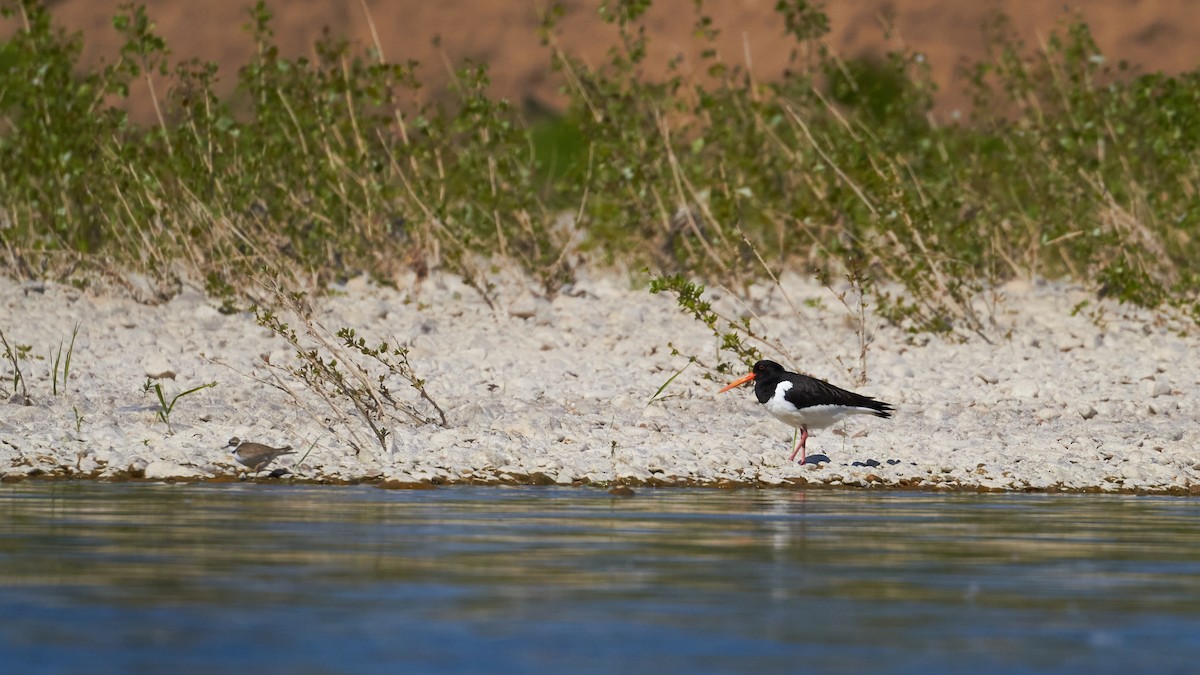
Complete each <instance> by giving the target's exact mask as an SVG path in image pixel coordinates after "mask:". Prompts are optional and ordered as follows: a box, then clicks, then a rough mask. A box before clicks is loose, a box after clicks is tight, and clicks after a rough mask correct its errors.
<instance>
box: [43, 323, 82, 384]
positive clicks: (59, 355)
mask: <svg viewBox="0 0 1200 675" xmlns="http://www.w3.org/2000/svg"><path fill="white" fill-rule="evenodd" d="M78 335H79V322H78V321H77V322H75V328H74V329H72V330H71V344H69V345H67V353H66V355H65V357H64V355H63V343H62V340H59V342H58V351H57V352H55V353H54V358H53V359H52V369H51V371H50V383H51V391H52V392H53V393H54V395H55V396H58V388H59V378H58V374H59V369H60V367H61V370H62V390H63V392H64V393H65V392H66V391H67V379H68V378H70V377H71V355H72V354H73V353H74V352H75V338H76V337H77V336H78Z"/></svg>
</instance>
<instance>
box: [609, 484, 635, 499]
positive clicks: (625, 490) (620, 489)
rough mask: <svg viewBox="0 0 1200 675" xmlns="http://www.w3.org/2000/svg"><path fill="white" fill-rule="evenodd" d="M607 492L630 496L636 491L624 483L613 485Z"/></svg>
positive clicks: (614, 494)
mask: <svg viewBox="0 0 1200 675" xmlns="http://www.w3.org/2000/svg"><path fill="white" fill-rule="evenodd" d="M608 494H610V495H612V496H614V497H632V496H633V495H634V494H636V493H635V492H634V491H633V488H631V487H628V486H626V485H615V486H613V487H612V488H610V489H609V491H608Z"/></svg>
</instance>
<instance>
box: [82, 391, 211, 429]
mask: <svg viewBox="0 0 1200 675" xmlns="http://www.w3.org/2000/svg"><path fill="white" fill-rule="evenodd" d="M215 386H217V383H216V382H209V383H207V384H202V385H200V386H198V387H192V388H191V389H188V390H187V391H181V392H179V393H178V394H175V395H174V396H172V397H171V400H170V402H168V401H167V397H166V395H165V394H163V389H162V384H160V383H158V382H154V381H153V380H151V379H149V378H147V379H146V382H145V384H143V385H142V393H143V394H149V393H150V392H152V391H153V392H154V394H155V396H156V397H157V398H158V410H156V411H155V412H156V413H157V414H158V419H159V421H161V422H162V423H163V424H165V425H167V432H168V433H172V434H173V433H175V430H174V429H172V428H171V413H172V412H174V411H175V404H176V403H178V402H179V399H181V398H183V397H184V396H189V395H191V394H194V393H196V392H198V391H200V390H201V389H208V388H210V387H215ZM75 414H76V416H77V417H78V415H79V413H78V412H76V413H75ZM81 423H82V418H80V419H79V421H77V422H76V428H78V426H79V424H81Z"/></svg>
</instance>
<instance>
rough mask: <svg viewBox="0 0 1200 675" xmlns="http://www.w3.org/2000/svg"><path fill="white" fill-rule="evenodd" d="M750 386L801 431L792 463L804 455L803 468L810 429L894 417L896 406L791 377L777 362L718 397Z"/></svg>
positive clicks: (772, 410)
mask: <svg viewBox="0 0 1200 675" xmlns="http://www.w3.org/2000/svg"><path fill="white" fill-rule="evenodd" d="M747 382H754V395H755V396H756V397H757V398H758V402H759V403H761V404H763V405H764V406H766V408H767V412H769V413H771V414H772V415H774V416H775V419H777V420H779V421H780V422H783V423H784V424H788V425H791V426H793V427H796V428H797V429H799V430H800V440H799V441H797V443H796V447H794V448H792V455H791V457H788V461H789V462H790V461H792V460H794V459H796V453H803V454H801V455H800V463H801V464H803V463H804V461H805V459H807V457H808V453H807V451H806V450H805V447H804V445H805V443H806V442H807V441H808V430H809V429H822V428H824V427H828V426H830V425H833V424H835V423H836V422H838V421H839V420H841V419H842V418H843V417H846V416H847V415H875V416H876V417H891V416H892V410H893V409H894V408H893V406H892V404H890V403H884V402H883V401H876V400H875V399H873V398H871V397H869V396H863V395H862V394H855V393H854V392H852V391H846V390H845V389H842V388H840V387H835V386H833V385H832V384H829V383H828V382H826V381H824V380H818V379H817V378H815V377H809V376H807V375H801V374H800V373H790V372H788V371H786V370H784V369H783V366H781V365H779V364H778V363H775V362H774V361H765V360H764V361H759V362H758V363H756V364H754V368H753V369H751V371H750V374H749V375H747V376H745V377H743V378H741V379H739V380H737V381H735V382H730V383H729V384H728V385H727V386H726V387H725V388H724V389H722V390H721V391H720V392H718V393H724V392H727V391H729V390H730V389H733V388H734V387H739V386H741V385H743V384H746V383H747Z"/></svg>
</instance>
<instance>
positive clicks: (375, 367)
mask: <svg viewBox="0 0 1200 675" xmlns="http://www.w3.org/2000/svg"><path fill="white" fill-rule="evenodd" d="M276 283H278V281H277V280H276ZM275 294H276V296H277V297H279V298H280V299H281V302H280V306H279V311H281V312H286V313H287V314H289V315H291V316H293V317H295V319H296V322H297V323H298V324H299V325H300V327H301V330H300V332H299V333H297V331H296V329H294V328H292V327H291V325H290V324H288V323H285V322H284V320H283V319H282V318H281V317H280V316H279V315H278V314H276V312H275V311H273V310H271V309H267V308H263V307H255V308H254V317H255V320H256V321H257V322H258V325H260V326H262V327H264V328H266V329H268V330H270V331H271V332H272V333H274V334H275V335H277V336H279V337H281V338H283V340H284V341H286V342H287V343H288V344H289V345H291V347H292V349H294V350H295V355H296V361H295V363H294V364H269V365H270V366H271V367H272V368H273V369H274V370H276V371H278V372H282V373H286V374H287V375H289V376H291V377H292V378H294V379H295V380H298V381H300V382H302V383H304V386H305V387H306V388H307V389H308V390H310V391H312V392H315V393H316V394H317V395H318V396H319V397H320V398H321V400H322V401H324V402H325V404H326V405H327V406H328V408H329V412H331V413H333V415H334V417H335V418H336V419H338V420H340V421H341V422H342V424H341V425H339V426H338V429H340V430H343V431H344V432H345V434H346V435H345V436H343V438H344V440H346V442H347V443H349V444H350V446H351V447H353V448H354V449H355V452H356V453H358V452H361V451H362V450H363V449H364V445H365V443H364V441H363V440H362V439H361V438H360V437H359V434H358V433H357V432H356V431H355V429H356V427H357V425H355V424H353V423H352V421H353V419H354V417H353V416H352V415H350V414H349V411H347V410H346V409H345V407H346V403H349V405H350V407H351V408H352V409H353V411H354V412H355V413H356V414H357V419H358V420H360V421H361V422H362V423H363V424H365V425H366V426H367V428H368V429H369V430H370V432H371V435H372V436H373V437H374V440H375V442H376V443H378V444H379V447H380V449H381V450H382V451H383V452H385V453H386V452H387V451H388V441H387V439H388V436H389V435H390V434H391V425H394V424H401V423H405V422H409V423H415V424H440V425H441V426H446V413H445V412H443V411H442V408H441V406H439V405H438V404H437V402H436V401H434V400H433V397H432V396H430V395H429V392H428V391H427V390H426V388H425V381H424V380H422V379H421V378H419V377H417V374H416V372H415V371H414V370H413V367H412V364H410V363H409V360H408V348H407V347H404V346H402V345H400V344H398V343H396V341H395V339H393V340H392V342H390V343H389V342H388V341H387V340H381V341H380V343H379V346H378V347H373V346H371V345H370V344H368V343H367V341H366V339H365V338H362V337H359V336H358V335H357V334H356V333H355V331H354V329H353V328H341V329H339V330H338V331H337V332H336V333H334V332H332V331H330V330H329V329H328V328H326V327H325V326H324V325H323V324H321V322H320V321H318V320H317V319H316V318H315V317H314V316H313V311H312V308H311V306H310V305H309V303H308V301H307V299H306V298H305V295H304V294H303V293H295V292H293V293H287V292H284V291H283V290H282V289H281V288H279V287H276V288H275ZM397 380H399V381H402V382H404V383H406V384H407V385H408V386H409V387H410V388H411V389H412V390H413V391H414V392H415V393H416V396H417V398H418V399H419V401H418V402H411V401H404V400H400V399H399V398H397V392H393V391H392V390H391V388H390V387H389V386H388V383H389V382H395V381H397ZM275 386H277V387H279V388H280V389H282V390H283V391H285V392H287V394H288V395H290V396H292V397H293V398H294V399H295V400H296V402H297V404H300V405H303V404H302V402H301V399H300V398H299V397H298V396H296V395H295V393H294V392H292V391H291V390H289V389H288V388H287V387H285V386H282V385H280V384H278V383H276V385H275ZM309 412H310V414H313V415H314V416H315V417H318V418H324V419H329V417H328V414H324V413H322V414H320V415H318V414H317V413H315V412H313V411H309Z"/></svg>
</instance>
